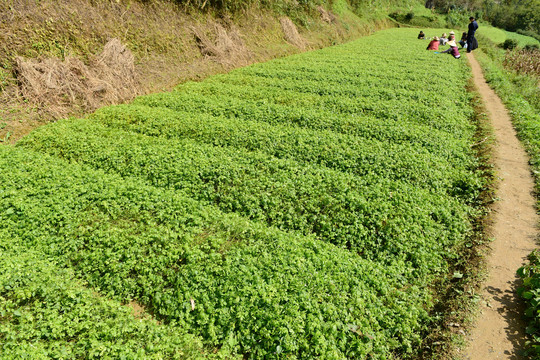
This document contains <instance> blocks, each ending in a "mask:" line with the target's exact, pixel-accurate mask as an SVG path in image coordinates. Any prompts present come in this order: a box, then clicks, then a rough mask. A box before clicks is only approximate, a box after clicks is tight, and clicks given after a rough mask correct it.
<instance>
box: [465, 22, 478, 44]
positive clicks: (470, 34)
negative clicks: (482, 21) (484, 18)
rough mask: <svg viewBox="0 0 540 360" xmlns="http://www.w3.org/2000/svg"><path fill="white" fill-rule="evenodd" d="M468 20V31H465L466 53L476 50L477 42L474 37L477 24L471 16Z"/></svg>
mask: <svg viewBox="0 0 540 360" xmlns="http://www.w3.org/2000/svg"><path fill="white" fill-rule="evenodd" d="M469 20H470V21H471V22H470V23H469V31H467V52H468V53H470V52H471V51H473V50H474V49H477V48H478V41H477V40H476V38H475V37H474V34H475V33H476V30H477V29H478V24H477V23H476V20H475V19H474V17H472V16H471V17H470V18H469Z"/></svg>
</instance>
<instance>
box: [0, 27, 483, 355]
mask: <svg viewBox="0 0 540 360" xmlns="http://www.w3.org/2000/svg"><path fill="white" fill-rule="evenodd" d="M415 35H416V30H414V31H413V30H402V29H400V30H389V31H384V32H379V33H376V34H375V35H373V36H370V37H366V38H363V39H360V40H358V41H355V42H353V43H349V44H346V45H342V46H336V47H332V48H327V49H323V50H319V51H314V52H308V53H303V54H300V55H295V56H292V57H288V58H284V59H279V60H274V61H271V62H268V63H263V64H256V65H253V66H250V67H247V68H243V69H239V70H235V71H232V72H231V73H229V74H225V75H219V76H215V77H212V78H209V79H207V80H205V81H203V82H200V83H186V84H183V85H181V86H179V87H178V88H177V89H176V91H173V92H171V93H164V94H156V95H150V96H145V97H140V98H138V99H136V100H135V101H134V102H133V103H132V104H127V105H120V106H114V107H108V108H104V109H101V110H99V111H97V112H96V113H95V114H93V115H91V116H89V117H88V118H86V119H68V120H64V121H60V122H58V123H55V124H51V125H48V126H45V127H43V128H40V129H38V130H37V131H34V132H33V133H32V134H31V135H29V136H27V137H26V138H24V139H23V140H21V141H20V142H19V143H18V144H17V146H16V147H14V148H10V147H3V148H0V169H2V171H0V182H1V183H2V188H1V190H0V222H1V223H2V225H3V226H2V228H1V231H0V250H1V251H2V256H1V257H0V259H1V260H0V270H1V271H0V274H2V275H0V297H1V300H2V301H0V318H2V320H3V321H2V322H1V323H0V338H2V340H3V341H2V345H0V346H1V349H2V351H3V352H4V353H6V354H9V355H11V354H13V355H14V356H15V354H16V355H17V356H24V355H26V356H34V357H36V358H37V357H39V356H42V357H48V356H57V357H60V356H62V357H64V358H72V357H73V358H74V357H77V356H81V354H86V355H87V356H88V354H90V355H91V356H88V357H92V356H94V357H103V356H110V357H114V358H121V357H122V356H124V357H125V358H134V357H139V358H152V357H154V358H199V357H213V356H216V357H231V356H240V357H241V356H244V357H247V358H306V359H308V358H324V359H341V358H355V359H362V358H376V359H384V358H388V357H391V356H393V355H391V354H398V355H399V356H400V357H405V358H406V357H411V356H415V354H416V352H417V351H418V349H420V348H421V346H422V339H423V337H424V336H425V335H426V334H427V333H428V332H429V329H430V325H431V324H432V322H433V321H434V320H435V319H434V318H433V313H432V310H433V308H434V306H435V305H436V303H437V301H438V300H437V298H436V297H435V296H434V294H435V289H434V286H435V285H436V284H437V283H438V282H439V281H440V280H441V279H442V278H446V277H448V276H451V275H450V274H449V269H450V268H451V266H452V264H453V263H454V262H455V261H456V259H457V258H459V256H460V253H461V251H462V249H463V248H464V247H466V246H470V244H469V241H470V238H469V237H470V234H471V231H472V226H471V223H472V221H473V220H474V218H475V216H477V214H478V212H479V209H478V207H477V206H478V205H477V204H478V196H479V192H480V191H481V190H482V188H483V186H484V180H483V179H482V177H481V173H480V172H479V170H478V165H479V164H478V161H477V160H476V159H475V157H474V152H473V150H472V149H471V144H472V143H473V142H474V139H473V136H474V132H475V126H474V124H473V123H472V115H473V110H472V108H471V107H469V105H468V103H469V100H470V99H471V95H470V94H469V93H468V92H467V90H466V85H467V81H468V78H469V77H470V71H469V69H468V67H467V66H466V64H465V63H464V61H460V60H455V59H454V58H453V57H451V56H445V55H436V54H433V53H432V52H427V51H425V50H424V49H425V46H426V44H425V42H422V41H417V40H415ZM428 35H429V34H428ZM396 39H411V40H410V41H409V40H407V41H396ZM413 39H414V40H413ZM441 73H443V74H444V75H443V76H441V75H438V74H441ZM123 304H131V305H132V306H136V307H139V306H142V307H143V308H144V309H145V311H146V312H148V313H150V314H152V315H153V318H150V317H149V316H142V319H141V318H140V317H141V316H140V315H135V314H134V313H132V312H130V310H129V307H128V306H125V305H123ZM154 319H155V320H154ZM30 329H31V330H30Z"/></svg>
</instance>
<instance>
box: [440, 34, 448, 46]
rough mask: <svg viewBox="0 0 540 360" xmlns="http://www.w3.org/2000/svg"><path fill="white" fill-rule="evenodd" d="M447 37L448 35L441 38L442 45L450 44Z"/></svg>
mask: <svg viewBox="0 0 540 360" xmlns="http://www.w3.org/2000/svg"><path fill="white" fill-rule="evenodd" d="M447 36H448V35H446V33H444V34H442V35H441V38H440V39H439V42H440V43H441V45H446V43H447V42H448V38H447Z"/></svg>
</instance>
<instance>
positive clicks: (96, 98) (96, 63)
mask: <svg viewBox="0 0 540 360" xmlns="http://www.w3.org/2000/svg"><path fill="white" fill-rule="evenodd" d="M15 71H16V75H17V80H18V82H19V89H20V93H21V95H22V96H23V97H24V98H25V99H26V100H27V101H28V102H30V103H33V104H35V105H37V106H39V107H40V108H42V109H43V110H45V111H46V112H48V113H50V114H51V115H52V116H53V117H55V118H60V117H64V116H66V115H67V114H69V113H72V112H73V109H74V108H78V109H79V110H80V111H84V112H88V111H93V110H95V109H97V108H99V107H101V106H104V105H110V104H115V103H120V102H125V101H127V100H130V99H132V98H133V97H135V96H136V95H137V94H139V92H140V90H139V86H138V83H137V79H136V76H135V74H136V73H135V61H134V57H133V54H132V53H131V51H130V50H129V49H127V48H126V47H125V46H124V45H122V43H121V42H120V41H119V40H118V39H111V40H110V41H109V42H108V43H107V44H106V45H105V47H104V48H103V51H102V52H101V53H100V54H98V55H97V56H94V57H92V58H91V59H90V62H89V64H88V65H86V64H85V63H83V62H82V61H81V60H80V59H78V58H76V57H71V56H69V57H66V59H65V60H64V61H61V60H60V59H58V58H41V59H28V60H27V59H24V58H22V57H17V58H16V67H15Z"/></svg>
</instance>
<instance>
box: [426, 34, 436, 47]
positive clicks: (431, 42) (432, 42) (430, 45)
mask: <svg viewBox="0 0 540 360" xmlns="http://www.w3.org/2000/svg"><path fill="white" fill-rule="evenodd" d="M426 50H439V37H438V36H435V37H434V38H433V40H431V41H430V42H429V44H428V46H427V48H426Z"/></svg>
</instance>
